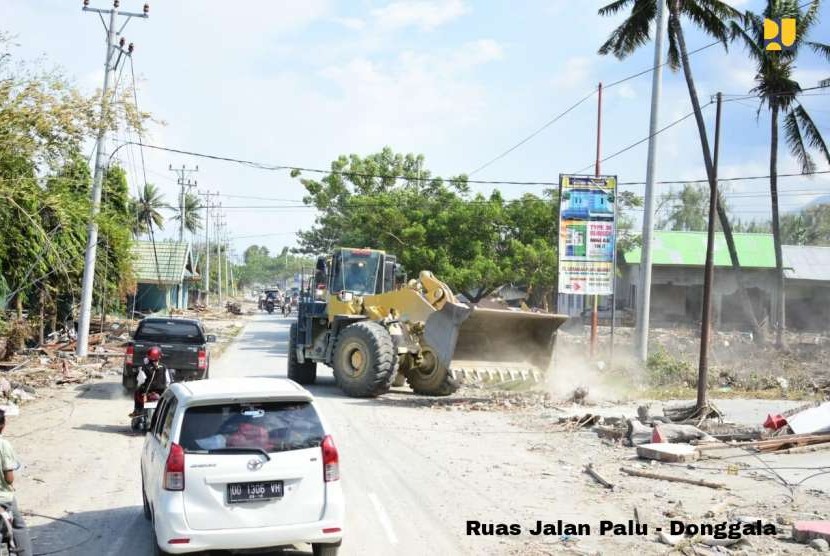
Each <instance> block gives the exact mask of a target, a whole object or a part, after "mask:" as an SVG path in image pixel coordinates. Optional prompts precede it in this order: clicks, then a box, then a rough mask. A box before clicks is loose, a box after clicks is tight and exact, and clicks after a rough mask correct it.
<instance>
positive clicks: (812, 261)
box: [781, 245, 830, 282]
mask: <svg viewBox="0 0 830 556" xmlns="http://www.w3.org/2000/svg"><path fill="white" fill-rule="evenodd" d="M781 251H782V254H783V255H784V276H785V277H786V278H788V279H790V280H817V281H826V282H830V247H816V246H813V245H782V246H781Z"/></svg>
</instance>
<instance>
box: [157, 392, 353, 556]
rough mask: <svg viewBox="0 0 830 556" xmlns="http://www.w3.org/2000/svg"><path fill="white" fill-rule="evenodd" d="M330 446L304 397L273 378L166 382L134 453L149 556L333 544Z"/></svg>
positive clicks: (339, 506)
mask: <svg viewBox="0 0 830 556" xmlns="http://www.w3.org/2000/svg"><path fill="white" fill-rule="evenodd" d="M339 479H340V469H339V458H338V454H337V448H335V446H334V441H333V440H332V437H331V435H330V434H329V432H328V429H327V427H326V425H325V423H324V421H323V419H322V418H321V416H320V415H319V414H318V413H317V410H316V409H315V406H314V398H313V396H312V395H311V393H310V392H308V391H307V390H306V389H304V388H303V387H301V386H299V385H298V384H297V383H295V382H293V381H291V380H288V379H283V378H234V379H209V380H201V381H195V382H179V383H176V384H173V385H172V386H171V387H170V388H169V389H168V390H167V391H166V392H165V393H164V395H163V396H162V398H161V400H160V401H159V405H158V409H157V410H156V412H155V414H154V415H153V421H152V423H151V424H150V430H149V431H148V433H147V436H146V439H145V441H144V450H143V452H142V454H141V482H142V491H143V495H144V514H145V516H146V517H147V519H149V520H151V522H152V524H153V531H154V533H155V546H156V550H157V553H158V554H165V553H171V554H184V553H188V552H198V551H201V550H233V549H252V548H265V547H288V546H292V545H296V544H299V543H310V544H311V546H312V550H313V552H314V555H315V556H322V555H326V556H334V555H336V554H337V549H338V547H339V546H340V542H341V539H342V537H343V513H344V504H343V492H342V489H341V487H340V481H339Z"/></svg>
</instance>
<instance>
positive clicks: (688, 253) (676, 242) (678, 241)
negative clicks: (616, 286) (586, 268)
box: [624, 230, 775, 268]
mask: <svg viewBox="0 0 830 556" xmlns="http://www.w3.org/2000/svg"><path fill="white" fill-rule="evenodd" d="M732 235H733V237H734V238H735V248H736V249H737V250H738V260H739V261H740V263H741V267H743V268H775V249H774V247H773V243H772V234H732ZM624 259H625V262H626V263H628V264H639V262H640V248H639V247H638V248H636V249H632V250H631V251H628V252H627V253H625V254H624ZM705 262H706V232H667V231H662V230H657V231H655V232H654V244H653V245H652V264H655V265H672V266H703V264H704V263H705ZM715 266H732V262H731V260H730V258H729V250H728V249H727V247H726V239H725V238H724V236H723V233H717V234H715Z"/></svg>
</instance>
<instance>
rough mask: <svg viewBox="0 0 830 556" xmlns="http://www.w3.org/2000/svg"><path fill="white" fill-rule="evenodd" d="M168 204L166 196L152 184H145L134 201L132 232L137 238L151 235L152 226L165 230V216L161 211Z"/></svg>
mask: <svg viewBox="0 0 830 556" xmlns="http://www.w3.org/2000/svg"><path fill="white" fill-rule="evenodd" d="M166 206H167V204H166V203H165V200H164V195H162V193H161V191H159V189H158V187H156V186H155V185H154V184H152V183H145V184H144V187H142V188H141V190H140V191H139V194H138V198H137V199H135V200H134V201H133V217H132V219H131V222H132V232H133V235H135V236H136V237H141V236H142V235H144V234H149V233H150V226H153V227H154V228H156V229H158V230H163V229H164V215H162V213H161V210H162V209H163V208H164V207H166Z"/></svg>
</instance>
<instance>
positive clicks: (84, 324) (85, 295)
mask: <svg viewBox="0 0 830 556" xmlns="http://www.w3.org/2000/svg"><path fill="white" fill-rule="evenodd" d="M118 6H119V1H118V0H114V2H113V3H112V9H111V10H100V9H98V8H90V7H89V0H84V5H83V11H85V12H94V13H97V14H98V17H99V18H101V23H102V24H103V25H104V30H106V32H107V52H106V55H105V56H104V86H103V88H102V89H101V121H100V122H99V125H98V137H97V141H96V145H95V174H94V178H93V181H92V193H91V198H92V212H91V214H90V218H89V225H88V226H87V243H86V252H85V253H84V277H83V282H82V284H81V308H80V314H79V316H78V341H77V345H76V348H75V355H76V356H78V357H86V355H87V350H88V348H89V323H90V320H91V318H92V286H93V283H94V281H95V259H96V257H97V255H98V213H99V212H100V210H101V189H102V187H103V183H104V172H105V171H106V161H107V154H106V152H105V151H104V150H105V149H106V141H107V128H108V127H109V126H108V125H107V119H108V115H109V108H110V98H109V94H110V80H111V79H112V74H113V73H114V72H115V67H116V66H117V65H118V62H119V61H120V60H121V57H122V55H126V56H130V55H131V54H132V51H133V45H132V43H130V46H129V48H128V49H127V50H124V38H123V37H121V40H120V41H119V42H118V44H116V38H117V37H119V36H120V35H121V33H122V32H123V31H124V28H125V27H126V26H127V23H128V22H129V21H130V19H131V18H133V17H142V18H146V17H148V15H149V12H150V6H149V4H144V10H143V12H142V13H132V12H119V11H118ZM105 14H106V15H109V25H107V23H106V21H105V20H104V15H105ZM119 15H120V16H121V17H124V18H126V20H125V21H124V24H123V25H122V26H121V28H120V29H117V30H116V23H117V19H118V16H119ZM116 54H118V55H117V56H115V55H116Z"/></svg>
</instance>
